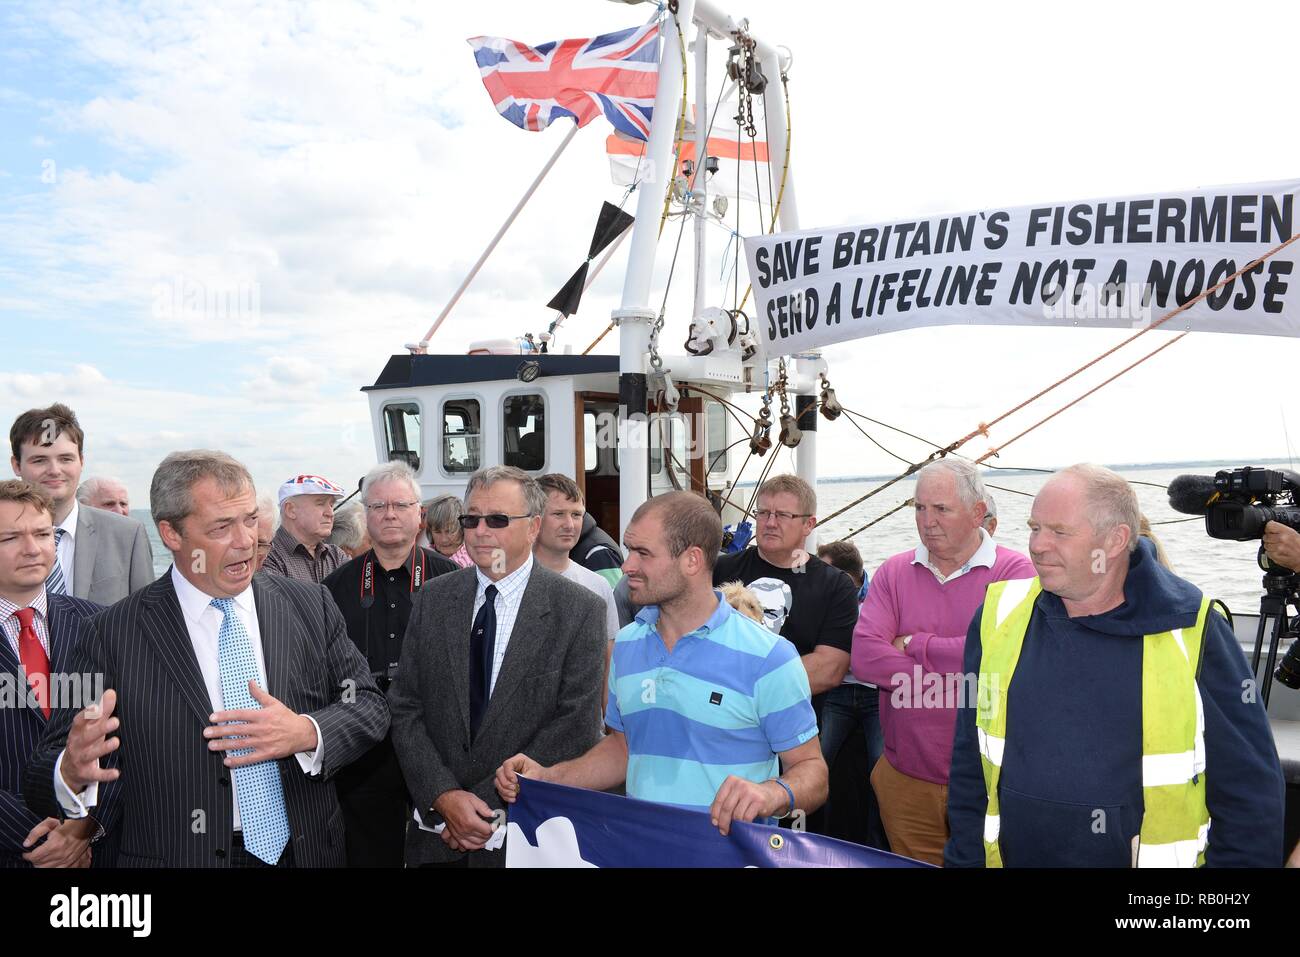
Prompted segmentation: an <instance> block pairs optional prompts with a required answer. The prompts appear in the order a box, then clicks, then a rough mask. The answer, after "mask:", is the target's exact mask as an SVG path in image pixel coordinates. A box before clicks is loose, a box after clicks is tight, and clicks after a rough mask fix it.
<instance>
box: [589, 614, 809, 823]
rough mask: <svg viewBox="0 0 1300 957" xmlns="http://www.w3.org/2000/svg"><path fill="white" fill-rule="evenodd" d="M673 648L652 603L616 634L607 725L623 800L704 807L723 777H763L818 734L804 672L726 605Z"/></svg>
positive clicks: (776, 639) (777, 640)
mask: <svg viewBox="0 0 1300 957" xmlns="http://www.w3.org/2000/svg"><path fill="white" fill-rule="evenodd" d="M714 595H716V596H717V600H718V607H717V610H715V611H714V613H713V615H712V616H711V617H710V618H709V620H708V621H706V622H705V623H704V624H703V625H701V626H700V627H699V628H697V629H695V630H694V631H692V632H691V633H690V634H687V635H683V636H682V637H681V638H680V639H678V641H677V643H676V644H675V645H673V650H672V654H669V653H668V648H667V646H666V645H665V644H664V641H663V639H662V638H661V637H660V636H659V631H658V627H657V625H658V620H659V608H658V607H657V606H655V605H649V606H647V607H645V608H643V609H641V611H640V612H639V613H638V614H637V616H636V620H635V621H633V622H632V624H630V625H628V626H627V627H626V628H624V629H623V630H622V631H620V632H619V633H618V638H616V639H615V641H614V656H613V659H612V660H611V662H610V666H609V707H608V710H607V711H606V713H605V723H606V724H607V725H609V726H610V727H611V728H613V729H614V730H615V731H621V732H623V734H624V735H626V737H627V753H628V758H627V794H628V797H635V798H641V799H642V800H646V801H658V802H659V803H661V804H674V805H677V806H678V807H684V808H688V809H690V810H695V811H705V810H708V808H709V806H710V805H711V804H712V803H713V799H714V797H715V796H716V795H717V793H718V788H720V787H721V786H722V782H723V781H725V780H726V779H727V776H728V775H731V774H734V775H736V776H737V777H742V778H745V779H746V780H749V781H754V782H762V781H766V780H768V779H769V778H774V777H776V776H777V775H778V774H780V772H781V765H780V761H779V759H778V757H777V755H778V754H780V753H781V752H783V751H789V750H790V749H791V748H796V747H798V746H799V745H801V744H803V743H805V742H806V741H810V740H812V739H813V738H814V737H816V735H817V717H816V715H815V714H814V713H813V708H812V693H811V690H810V688H809V686H808V672H807V671H806V670H805V669H804V665H803V662H802V661H801V660H800V658H799V653H798V652H797V651H796V650H795V647H794V645H792V644H791V643H790V642H789V641H787V640H786V639H785V638H782V637H781V636H779V635H774V634H772V632H770V631H768V630H767V629H766V628H764V627H763V626H762V625H760V624H758V623H757V622H754V621H751V620H750V619H748V618H746V617H745V616H744V615H741V614H738V613H736V612H735V611H733V610H732V608H731V606H730V605H729V604H727V602H726V601H724V600H723V598H722V593H721V592H718V591H715V592H714Z"/></svg>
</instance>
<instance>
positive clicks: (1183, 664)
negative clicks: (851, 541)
mask: <svg viewBox="0 0 1300 957" xmlns="http://www.w3.org/2000/svg"><path fill="white" fill-rule="evenodd" d="M1140 524H1141V512H1140V511H1139V509H1138V501H1137V496H1136V495H1134V494H1133V490H1132V489H1131V488H1130V487H1129V485H1128V483H1127V482H1126V481H1124V479H1123V478H1121V477H1120V476H1118V475H1116V474H1115V473H1114V472H1112V471H1110V470H1109V469H1104V468H1101V467H1100V466H1096V465H1075V466H1072V467H1071V468H1068V469H1064V470H1063V471H1061V472H1058V473H1057V474H1056V475H1055V476H1053V477H1052V478H1051V479H1050V480H1049V481H1048V482H1047V484H1046V485H1044V486H1043V488H1042V491H1040V492H1039V493H1038V496H1037V498H1035V499H1034V505H1033V510H1032V512H1031V513H1030V518H1029V554H1030V557H1031V558H1032V559H1033V563H1034V568H1035V569H1036V570H1037V572H1038V577H1037V578H1034V579H1030V580H1026V581H1015V582H1004V583H998V584H994V585H992V586H990V587H989V589H988V594H987V597H986V598H985V600H984V604H983V606H982V610H981V611H980V613H979V614H977V615H976V616H975V618H974V620H973V621H972V622H971V624H970V630H969V633H968V634H967V637H966V652H965V662H964V665H965V669H966V671H967V672H969V673H977V674H978V675H979V689H978V695H977V698H976V700H975V701H969V700H968V701H966V702H964V704H963V706H962V708H961V710H960V714H959V716H958V719H957V734H956V741H955V743H954V746H953V758H952V775H951V790H950V791H949V800H948V813H949V816H950V819H951V824H952V839H951V840H950V841H949V842H948V846H947V847H946V849H945V853H944V860H945V863H947V864H948V865H950V866H966V867H979V866H987V867H1001V866H1004V865H1005V866H1014V867H1088V866H1091V867H1197V866H1200V865H1202V864H1209V865H1211V866H1219V867H1260V866H1273V867H1276V866H1277V865H1279V864H1280V863H1281V861H1282V818H1283V796H1284V791H1283V788H1284V785H1283V779H1282V769H1281V767H1280V765H1279V763H1278V757H1277V750H1276V748H1275V746H1274V744H1273V737H1272V733H1271V732H1270V730H1269V725H1268V719H1267V717H1266V715H1265V713H1264V708H1263V707H1262V706H1261V704H1260V703H1259V701H1258V700H1257V698H1256V694H1255V683H1254V681H1253V679H1252V678H1251V674H1250V668H1249V667H1248V666H1247V664H1246V658H1245V655H1243V654H1242V651H1241V647H1240V645H1238V643H1237V641H1236V638H1235V637H1234V635H1233V632H1232V626H1231V625H1230V624H1228V622H1227V620H1226V619H1225V618H1224V616H1223V615H1221V614H1220V613H1219V612H1218V611H1217V610H1215V609H1212V608H1211V601H1210V599H1209V598H1208V597H1207V596H1206V595H1204V594H1202V593H1201V591H1200V590H1199V589H1197V588H1196V587H1195V586H1194V585H1192V584H1191V583H1190V582H1187V581H1184V580H1183V579H1181V578H1179V577H1178V576H1177V575H1175V574H1173V573H1172V572H1170V571H1168V570H1167V569H1165V568H1163V567H1162V566H1161V565H1160V564H1159V563H1158V562H1157V561H1156V556H1155V549H1154V547H1153V546H1152V544H1151V543H1150V542H1149V541H1147V540H1146V539H1143V538H1141V537H1140V536H1139V534H1138V529H1139V527H1140ZM875 587H876V585H875V583H874V582H873V583H872V589H873V590H874V589H875Z"/></svg>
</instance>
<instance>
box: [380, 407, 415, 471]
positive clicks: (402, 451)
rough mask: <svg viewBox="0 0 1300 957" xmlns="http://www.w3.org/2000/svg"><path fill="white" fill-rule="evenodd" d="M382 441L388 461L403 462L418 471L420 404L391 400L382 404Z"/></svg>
mask: <svg viewBox="0 0 1300 957" xmlns="http://www.w3.org/2000/svg"><path fill="white" fill-rule="evenodd" d="M383 415H384V442H385V443H386V444H387V451H388V461H390V462H405V463H406V464H407V465H409V466H410V467H411V468H412V469H414V470H415V471H416V472H418V471H420V406H419V405H418V404H417V403H415V402H392V403H389V404H388V405H386V406H384V412H383Z"/></svg>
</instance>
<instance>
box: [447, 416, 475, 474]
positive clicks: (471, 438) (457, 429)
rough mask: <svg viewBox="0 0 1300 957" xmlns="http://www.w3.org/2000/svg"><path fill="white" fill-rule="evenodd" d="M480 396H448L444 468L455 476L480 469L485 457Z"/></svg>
mask: <svg viewBox="0 0 1300 957" xmlns="http://www.w3.org/2000/svg"><path fill="white" fill-rule="evenodd" d="M481 421H482V420H481V418H480V415H479V403H478V399H448V400H447V401H446V402H444V403H443V405H442V468H443V471H445V472H449V473H451V474H454V475H458V474H468V473H470V472H477V471H478V469H479V463H480V461H481V460H482V455H481V454H480V443H479V440H480V428H479V424H480V422H481Z"/></svg>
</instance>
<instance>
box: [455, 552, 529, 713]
mask: <svg viewBox="0 0 1300 957" xmlns="http://www.w3.org/2000/svg"><path fill="white" fill-rule="evenodd" d="M474 571H475V572H476V573H477V574H478V591H476V592H475V593H474V610H473V612H472V613H471V614H470V617H469V625H470V627H471V628H473V627H474V619H475V617H477V615H478V610H479V609H480V608H482V607H483V602H484V600H485V599H484V595H483V593H484V592H485V591H486V590H487V587H488V585H496V586H497V597H496V603H495V605H496V613H497V640H496V645H495V647H494V648H493V652H492V690H493V691H495V690H496V687H497V675H499V674H500V673H501V662H503V661H504V660H505V657H506V646H507V645H509V644H510V633H511V632H512V631H514V630H515V619H516V618H518V617H519V604H520V602H522V601H523V600H524V589H526V588H527V587H528V579H529V578H531V577H532V574H533V556H532V555H531V554H530V555H529V556H528V560H527V561H525V562H524V563H523V564H522V565H520V566H519V567H518V568H516V569H515V570H514V571H512V572H511V573H510V574H509V575H507V576H506V577H505V578H503V579H501V580H500V581H495V582H494V581H493V580H492V579H490V578H488V577H487V576H486V575H484V574H483V569H481V568H478V567H475V569H474Z"/></svg>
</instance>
